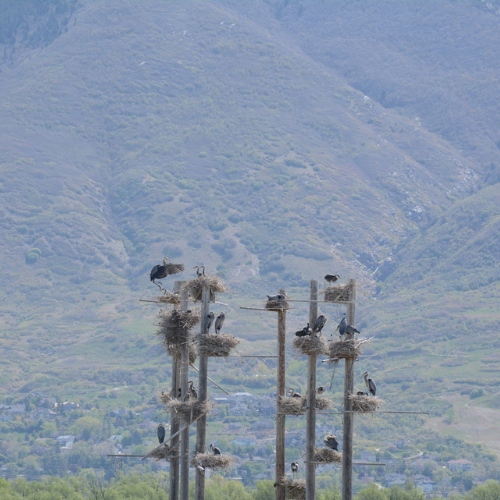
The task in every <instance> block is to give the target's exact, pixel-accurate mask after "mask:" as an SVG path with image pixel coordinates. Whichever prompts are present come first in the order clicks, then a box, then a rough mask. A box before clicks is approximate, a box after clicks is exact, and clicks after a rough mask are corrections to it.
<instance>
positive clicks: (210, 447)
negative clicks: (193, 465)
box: [209, 443, 221, 455]
mask: <svg viewBox="0 0 500 500" xmlns="http://www.w3.org/2000/svg"><path fill="white" fill-rule="evenodd" d="M209 449H210V450H211V451H212V453H213V454H214V455H220V454H221V452H220V449H219V448H217V446H214V445H213V444H212V443H210V446H209Z"/></svg>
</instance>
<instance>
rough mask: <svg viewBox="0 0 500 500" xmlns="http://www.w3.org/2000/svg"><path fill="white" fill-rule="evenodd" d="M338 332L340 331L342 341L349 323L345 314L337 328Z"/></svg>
mask: <svg viewBox="0 0 500 500" xmlns="http://www.w3.org/2000/svg"><path fill="white" fill-rule="evenodd" d="M337 330H338V331H339V335H340V338H341V339H342V338H343V336H344V335H345V333H346V330H347V321H346V319H345V313H344V315H343V316H342V319H341V320H340V323H339V325H338V326H337Z"/></svg>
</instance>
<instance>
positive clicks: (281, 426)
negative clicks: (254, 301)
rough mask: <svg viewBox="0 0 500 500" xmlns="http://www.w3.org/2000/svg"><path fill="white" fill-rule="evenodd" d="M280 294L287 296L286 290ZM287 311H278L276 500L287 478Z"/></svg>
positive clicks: (282, 494)
mask: <svg viewBox="0 0 500 500" xmlns="http://www.w3.org/2000/svg"><path fill="white" fill-rule="evenodd" d="M279 293H282V294H283V295H285V293H286V292H285V290H280V291H279ZM285 334H286V310H285V309H281V310H278V374H277V388H276V480H275V485H276V486H275V500H285V488H284V487H283V486H280V483H281V480H282V478H283V477H285V423H286V415H285V414H284V413H282V412H281V409H280V400H281V398H283V397H285V338H286V335H285Z"/></svg>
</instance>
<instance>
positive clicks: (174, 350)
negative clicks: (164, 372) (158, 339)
mask: <svg viewBox="0 0 500 500" xmlns="http://www.w3.org/2000/svg"><path fill="white" fill-rule="evenodd" d="M167 352H168V354H169V355H170V356H172V357H173V358H174V357H176V356H178V357H179V358H180V357H181V346H180V345H176V344H171V345H169V346H167ZM195 361H196V345H195V343H194V342H193V341H191V340H190V341H189V363H190V364H191V365H192V364H194V362H195Z"/></svg>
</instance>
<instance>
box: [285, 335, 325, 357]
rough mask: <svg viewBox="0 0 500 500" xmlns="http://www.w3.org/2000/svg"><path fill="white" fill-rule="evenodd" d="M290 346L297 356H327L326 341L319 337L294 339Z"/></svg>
mask: <svg viewBox="0 0 500 500" xmlns="http://www.w3.org/2000/svg"><path fill="white" fill-rule="evenodd" d="M292 345H293V347H294V349H295V351H296V352H297V354H299V355H300V354H306V355H310V354H314V355H315V356H320V355H321V354H328V349H327V345H326V340H325V339H324V338H323V337H321V336H317V337H311V336H310V335H307V336H305V337H295V338H294V339H293V342H292Z"/></svg>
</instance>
